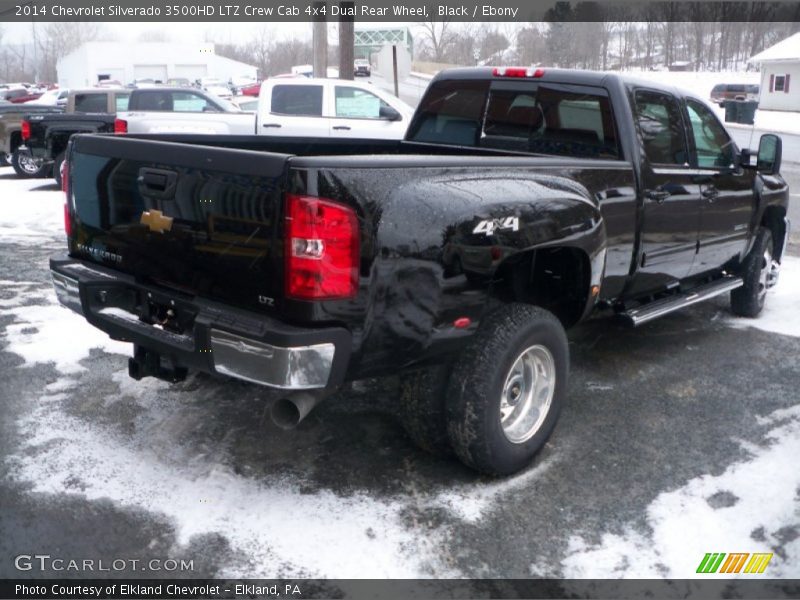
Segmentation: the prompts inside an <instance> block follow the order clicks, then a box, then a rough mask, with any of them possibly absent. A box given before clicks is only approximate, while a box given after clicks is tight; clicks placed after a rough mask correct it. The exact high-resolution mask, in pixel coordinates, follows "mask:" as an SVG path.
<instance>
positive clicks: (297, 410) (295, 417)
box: [270, 392, 322, 429]
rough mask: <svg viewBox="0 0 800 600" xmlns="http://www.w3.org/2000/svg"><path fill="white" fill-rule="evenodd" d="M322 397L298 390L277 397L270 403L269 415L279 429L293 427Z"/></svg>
mask: <svg viewBox="0 0 800 600" xmlns="http://www.w3.org/2000/svg"><path fill="white" fill-rule="evenodd" d="M321 399H322V398H318V397H316V396H313V395H312V394H309V393H307V392H300V393H297V394H294V395H292V396H289V397H288V398H279V399H278V400H276V401H275V402H273V403H272V408H271V409H270V417H272V422H273V423H275V425H277V426H278V427H280V428H281V429H294V428H295V427H297V425H298V424H299V423H300V421H302V420H303V419H305V418H306V416H308V413H310V412H311V410H312V409H313V408H314V407H315V406H316V405H317V403H318V402H319V401H320V400H321Z"/></svg>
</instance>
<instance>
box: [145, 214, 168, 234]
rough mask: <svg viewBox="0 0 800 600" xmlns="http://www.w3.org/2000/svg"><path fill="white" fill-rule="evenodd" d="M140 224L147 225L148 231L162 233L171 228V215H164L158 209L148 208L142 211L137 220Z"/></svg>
mask: <svg viewBox="0 0 800 600" xmlns="http://www.w3.org/2000/svg"><path fill="white" fill-rule="evenodd" d="M139 222H140V223H141V224H142V225H147V226H148V227H149V228H150V231H155V232H156V233H164V232H165V231H169V230H170V229H172V217H165V216H164V215H163V214H162V213H161V211H160V210H148V211H145V212H143V213H142V218H141V219H140V220H139Z"/></svg>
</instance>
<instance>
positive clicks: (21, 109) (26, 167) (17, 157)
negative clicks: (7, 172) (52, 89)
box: [0, 102, 64, 177]
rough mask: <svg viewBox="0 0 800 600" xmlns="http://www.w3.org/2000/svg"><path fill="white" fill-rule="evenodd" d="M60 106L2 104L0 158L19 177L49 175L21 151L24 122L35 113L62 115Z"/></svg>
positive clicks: (0, 115)
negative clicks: (26, 117) (25, 118)
mask: <svg viewBox="0 0 800 600" xmlns="http://www.w3.org/2000/svg"><path fill="white" fill-rule="evenodd" d="M63 110H64V109H63V108H62V107H60V106H46V105H44V106H43V105H40V104H32V103H28V104H12V103H10V102H5V103H4V102H0V158H2V159H4V161H5V162H7V163H9V164H10V165H11V166H12V167H14V171H15V172H16V174H17V176H19V177H37V176H40V177H43V176H45V175H46V174H47V173H46V172H45V171H44V170H41V172H40V169H39V167H37V166H36V164H35V163H34V161H33V160H32V159H29V158H28V156H27V155H25V153H21V152H20V151H19V149H20V148H21V147H22V146H23V143H22V142H23V140H22V120H23V118H24V117H25V116H27V115H32V114H35V113H48V114H52V113H60V112H63Z"/></svg>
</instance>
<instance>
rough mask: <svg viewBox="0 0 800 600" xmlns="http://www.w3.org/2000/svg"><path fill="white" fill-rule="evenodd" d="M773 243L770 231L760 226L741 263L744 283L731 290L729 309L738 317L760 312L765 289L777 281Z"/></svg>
mask: <svg viewBox="0 0 800 600" xmlns="http://www.w3.org/2000/svg"><path fill="white" fill-rule="evenodd" d="M774 252H775V250H774V245H773V241H772V232H771V231H770V230H769V229H767V228H766V227H761V228H759V230H758V233H757V234H756V240H755V242H754V243H753V248H752V249H751V250H750V253H749V254H748V255H747V256H746V257H745V259H744V262H743V263H742V272H741V275H742V279H743V280H744V285H743V286H742V287H740V288H738V289H735V290H733V291H732V292H731V311H732V312H733V314H735V315H738V316H740V317H750V318H754V317H757V316H758V315H759V313H761V310H762V309H763V308H764V303H765V302H766V299H767V290H768V289H769V288H770V287H772V286H773V285H774V284H775V282H776V281H777V270H776V269H775V267H774V264H773V256H774Z"/></svg>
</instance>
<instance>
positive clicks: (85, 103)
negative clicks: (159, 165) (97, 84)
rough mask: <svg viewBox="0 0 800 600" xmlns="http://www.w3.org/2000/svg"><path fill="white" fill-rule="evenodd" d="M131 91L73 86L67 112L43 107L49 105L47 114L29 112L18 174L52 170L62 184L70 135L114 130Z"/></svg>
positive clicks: (39, 174) (19, 151) (34, 174)
mask: <svg viewBox="0 0 800 600" xmlns="http://www.w3.org/2000/svg"><path fill="white" fill-rule="evenodd" d="M135 91H138V90H135ZM132 93H133V92H131V91H130V90H128V89H125V88H89V89H85V90H72V92H71V93H70V94H69V97H68V98H67V104H66V107H65V109H66V110H65V112H66V113H67V114H57V113H54V112H53V110H52V109H54V108H56V107H44V108H45V109H50V110H44V114H42V113H39V114H34V113H30V114H27V113H26V115H25V119H24V121H23V123H22V129H21V132H22V141H23V142H24V145H22V146H20V147H19V148H17V152H16V154H17V155H18V157H19V158H18V162H19V166H20V170H18V171H17V174H18V175H20V176H21V177H46V176H48V175H51V174H52V175H53V177H54V178H55V179H56V181H58V182H59V185H60V183H61V181H60V166H61V162H62V161H63V158H64V151H65V150H66V148H67V142H68V141H69V138H70V136H72V135H73V134H75V133H110V132H112V131H114V119H115V118H116V113H117V111H119V110H126V109H127V108H128V98H129V97H130V95H131V94H132ZM26 106H33V105H30V104H29V105H26ZM20 171H21V172H20Z"/></svg>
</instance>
